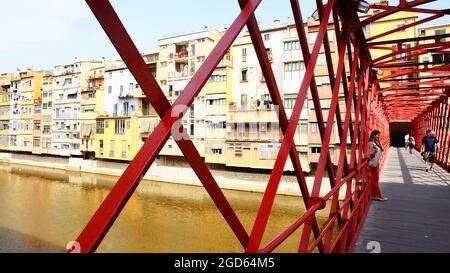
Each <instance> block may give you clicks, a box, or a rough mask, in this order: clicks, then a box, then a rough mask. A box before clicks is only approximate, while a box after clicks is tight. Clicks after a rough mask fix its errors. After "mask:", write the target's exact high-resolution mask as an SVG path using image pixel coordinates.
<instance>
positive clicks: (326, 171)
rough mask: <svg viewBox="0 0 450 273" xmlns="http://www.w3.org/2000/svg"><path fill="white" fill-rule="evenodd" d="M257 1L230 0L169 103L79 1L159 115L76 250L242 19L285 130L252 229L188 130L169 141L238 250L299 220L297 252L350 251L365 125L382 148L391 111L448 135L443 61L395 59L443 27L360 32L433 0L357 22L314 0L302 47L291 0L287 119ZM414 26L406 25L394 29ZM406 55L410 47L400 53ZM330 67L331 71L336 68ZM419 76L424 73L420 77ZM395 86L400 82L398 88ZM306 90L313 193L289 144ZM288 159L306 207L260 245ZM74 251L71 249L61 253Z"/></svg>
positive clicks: (128, 184) (343, 8)
mask: <svg viewBox="0 0 450 273" xmlns="http://www.w3.org/2000/svg"><path fill="white" fill-rule="evenodd" d="M261 1H262V0H238V2H239V5H240V7H241V12H240V13H239V14H238V15H237V17H236V19H235V20H234V22H233V23H232V24H231V26H230V27H229V28H228V29H227V31H226V32H225V34H224V36H223V37H222V39H221V40H220V41H219V43H218V44H217V46H216V47H215V48H214V49H213V51H212V52H211V53H210V55H209V56H208V57H207V58H206V60H205V62H204V63H203V65H202V66H201V67H200V68H199V70H198V71H197V72H196V73H195V75H194V76H193V78H192V80H191V81H190V82H189V83H188V85H187V86H186V88H185V89H184V90H183V91H182V92H181V95H180V96H179V97H178V99H177V100H176V101H175V102H174V103H173V104H172V105H171V104H170V103H169V102H168V100H167V99H166V97H165V96H164V94H163V92H162V90H161V88H160V87H159V85H158V83H157V81H156V80H155V78H154V77H153V75H152V74H151V72H150V70H149V69H148V68H147V66H146V64H145V62H144V60H143V58H142V56H141V54H140V53H139V51H138V50H137V48H136V46H135V45H134V43H133V41H132V39H131V37H130V36H129V35H128V33H127V31H126V29H125V28H124V26H123V24H122V23H121V21H120V19H119V17H118V16H117V14H116V12H115V11H114V9H113V7H112V6H111V4H110V3H109V1H108V0H86V2H87V4H88V5H89V7H90V8H91V10H92V12H93V13H94V15H95V16H96V18H97V19H98V21H99V23H100V25H101V26H102V27H103V29H104V31H105V32H106V34H107V35H108V37H109V39H110V40H111V42H112V44H113V45H114V46H115V48H116V50H117V51H118V52H119V54H120V56H121V57H122V59H123V61H124V62H125V63H126V65H127V67H128V68H129V70H130V71H131V73H132V74H133V76H134V78H135V79H136V81H137V83H138V84H139V85H140V86H141V88H142V90H143V91H144V93H145V95H146V96H147V98H148V99H149V101H150V102H151V104H152V106H153V107H154V108H155V110H156V112H157V113H158V115H159V116H160V118H161V121H160V123H159V124H158V126H156V127H155V129H154V131H153V132H152V133H151V134H150V135H149V139H148V140H147V141H146V142H145V144H144V145H143V146H142V148H141V150H140V151H139V152H138V153H137V155H136V156H135V158H134V159H133V161H132V162H131V163H130V164H129V166H128V167H127V168H126V170H125V171H124V173H123V175H122V176H121V177H120V179H119V180H118V181H117V183H116V185H115V186H114V187H113V189H112V190H111V192H110V193H109V194H108V196H107V197H106V198H105V200H104V201H103V202H102V204H101V205H100V207H99V208H98V210H97V211H96V212H95V214H94V215H93V217H92V218H91V220H90V221H89V222H88V223H87V225H86V227H85V228H84V229H83V231H82V232H81V234H80V235H79V237H78V238H77V240H76V242H77V243H78V244H79V249H78V250H79V251H80V252H94V251H95V250H96V249H97V247H98V246H99V244H100V243H101V241H102V240H103V238H104V237H105V235H106V234H107V232H108V231H109V229H110V228H111V226H112V225H113V223H114V221H115V220H116V218H117V217H118V215H119V214H120V213H121V211H122V209H123V208H124V206H125V205H126V203H127V201H128V200H129V198H130V197H131V195H132V194H133V192H134V191H135V189H136V188H137V186H138V185H139V183H140V181H141V180H142V178H143V176H144V174H145V173H146V172H147V170H148V169H149V168H150V166H151V164H152V163H153V161H154V160H155V158H156V156H157V155H158V153H159V152H160V151H161V149H162V147H163V146H164V144H165V142H166V141H167V140H168V138H169V137H170V135H171V129H172V127H173V126H177V125H179V124H180V123H179V121H180V118H181V117H182V116H183V114H184V112H185V109H187V108H188V107H189V106H190V105H191V104H192V102H193V101H194V99H195V97H196V96H197V95H198V94H199V92H200V90H201V89H202V87H203V86H204V85H205V83H206V81H207V80H208V79H209V77H210V76H211V74H212V72H213V71H214V69H215V68H216V66H217V64H218V63H219V62H220V61H221V59H222V58H223V56H224V55H225V54H226V52H227V50H228V49H229V48H230V46H231V45H232V43H233V41H234V40H235V39H236V37H237V36H238V35H239V33H240V32H241V30H242V29H243V28H244V26H247V28H248V31H249V33H250V36H251V39H252V42H253V46H254V49H255V51H256V55H257V57H258V61H259V63H260V65H261V68H262V72H263V75H264V78H265V80H266V83H267V87H268V90H269V93H270V95H271V98H272V101H273V103H274V104H275V105H276V106H278V107H279V113H278V118H279V123H280V128H281V130H282V132H283V135H284V137H283V140H282V143H281V148H280V150H279V153H278V155H277V159H276V161H275V165H274V166H273V170H272V173H271V175H270V178H269V181H268V183H267V188H266V190H265V193H264V196H263V199H262V201H261V204H260V208H259V211H258V214H257V216H256V219H255V221H254V224H253V228H252V230H251V231H250V232H248V231H247V230H245V228H244V226H243V224H242V222H241V221H240V220H239V218H238V216H237V214H236V213H235V211H234V210H233V208H232V207H231V205H230V203H229V202H228V200H227V198H226V197H225V195H224V194H223V192H222V190H221V189H220V188H219V186H218V184H217V182H216V180H215V179H214V177H213V175H212V174H211V172H210V170H209V169H208V167H207V166H206V164H205V162H204V160H203V159H202V157H201V156H200V154H199V152H198V151H197V150H196V148H195V146H194V144H193V143H192V141H191V140H190V139H189V136H188V134H187V133H186V132H184V131H183V136H184V137H183V138H182V139H181V140H177V141H176V143H177V145H178V146H179V148H180V150H181V151H182V152H183V155H184V157H185V158H186V160H187V162H188V163H189V164H190V166H191V167H192V169H193V170H194V172H195V173H196V175H197V176H198V178H199V179H200V181H201V183H202V184H203V186H204V188H205V189H206V191H207V192H208V193H209V195H210V197H211V199H212V200H213V202H214V203H215V205H216V206H217V208H218V210H219V211H220V213H221V214H222V216H223V218H224V220H225V222H226V223H227V224H228V225H229V227H230V228H231V230H232V231H233V233H234V234H235V236H236V238H237V240H238V241H239V242H240V243H241V245H242V247H243V250H244V251H245V252H248V253H254V252H271V251H273V250H275V249H276V248H277V247H278V246H279V245H280V244H281V243H282V242H283V241H285V240H286V238H288V237H289V236H290V235H291V234H292V233H293V232H294V231H296V230H297V229H299V228H302V232H301V237H300V238H299V244H298V251H299V252H313V251H319V252H351V251H352V250H353V247H354V245H355V243H356V240H357V238H358V234H359V231H360V229H361V227H362V224H363V223H364V219H365V217H366V214H367V211H368V208H369V206H370V200H371V193H370V190H369V189H370V187H369V186H368V185H369V178H370V177H369V173H368V170H367V168H368V167H367V162H368V159H367V141H368V137H369V134H370V132H371V131H372V130H373V129H379V130H380V131H381V132H382V141H383V142H384V144H385V145H384V146H385V147H388V143H389V122H390V121H395V120H397V119H406V118H408V119H410V118H411V117H412V116H414V117H415V120H414V124H415V129H416V131H415V133H416V134H419V131H420V130H422V129H423V128H424V126H430V125H431V123H433V124H434V126H435V127H434V128H436V129H437V130H440V136H443V134H445V133H446V134H447V138H448V135H449V134H448V122H449V120H448V116H449V111H450V109H449V107H448V100H447V99H448V82H447V81H446V80H443V77H445V78H446V79H447V78H448V75H449V74H448V66H447V65H446V63H445V62H444V65H442V66H439V67H436V66H435V65H436V64H433V66H430V65H424V67H423V68H419V67H418V64H417V62H415V63H411V64H409V63H408V64H409V65H408V66H405V63H400V62H398V61H399V60H401V59H404V58H412V57H413V56H414V57H416V56H418V55H420V54H425V52H429V51H430V50H432V49H433V50H445V49H448V48H449V43H448V42H441V40H440V39H441V38H443V37H447V36H449V35H440V36H436V37H420V38H414V37H412V38H411V39H408V40H404V41H402V40H399V41H395V42H394V41H389V42H381V43H380V42H376V41H375V42H370V43H367V41H366V39H365V36H364V34H363V32H362V30H361V28H362V27H363V26H364V25H365V24H368V23H371V22H374V21H376V20H379V19H381V18H384V17H386V16H388V15H390V14H393V13H396V12H400V11H415V12H423V13H431V14H433V15H432V16H433V18H431V19H428V20H424V21H429V20H432V19H434V17H436V18H437V17H441V16H443V15H445V14H447V13H446V11H436V10H429V9H420V8H418V6H419V5H421V4H424V3H428V2H431V1H429V0H417V1H409V2H407V1H402V0H401V1H400V3H399V5H398V6H396V7H387V6H382V7H378V8H383V9H385V11H383V12H381V13H379V14H376V15H373V16H371V17H369V18H368V19H365V20H364V21H360V19H359V17H358V15H357V7H356V4H357V3H356V2H357V1H353V0H340V1H337V0H329V1H328V2H327V3H326V4H325V5H324V4H323V3H322V0H317V1H316V4H317V10H318V11H319V12H318V13H319V17H320V19H319V23H320V26H319V31H318V35H317V39H316V41H315V43H314V47H313V48H312V50H311V51H310V48H309V45H308V41H307V38H306V33H305V29H304V24H303V19H302V14H301V9H300V5H299V3H298V0H290V4H291V7H292V12H293V15H294V19H295V24H296V29H297V33H298V38H299V41H300V45H301V52H302V54H303V58H304V61H305V65H306V73H305V75H304V78H303V79H302V82H301V86H300V89H299V90H298V96H297V99H296V101H295V105H294V108H293V112H292V114H291V116H290V118H289V119H288V117H287V115H286V112H285V109H284V107H283V101H282V98H281V95H280V91H279V88H278V85H277V82H276V79H275V76H274V73H273V71H272V67H271V63H270V60H269V57H268V54H267V52H266V49H265V46H264V42H263V40H262V37H261V31H260V29H259V27H258V24H257V20H256V18H255V15H254V12H255V10H256V9H257V7H258V5H259V4H260V3H261ZM329 21H333V22H334V31H335V34H336V37H337V39H336V40H337V46H338V53H339V59H338V61H337V64H333V59H332V56H331V50H330V45H329V40H328V33H327V26H328V22H329ZM419 23H422V22H419ZM416 25H417V24H413V25H408V26H404V27H402V28H407V27H414V26H416ZM390 31H394V30H390ZM387 33H389V31H388V32H387ZM426 38H429V39H434V41H435V43H432V44H426V45H419V46H417V47H414V48H408V49H403V47H402V45H403V44H404V43H405V42H409V41H421V40H426ZM393 43H394V44H396V45H397V47H396V48H395V52H394V53H395V54H394V53H388V54H386V56H384V57H382V58H378V59H376V60H372V59H371V55H370V49H371V48H377V47H378V48H384V49H387V50H392V48H391V45H392V44H393ZM321 48H323V49H322V51H324V52H325V56H326V60H327V68H328V73H329V77H330V83H331V92H332V99H331V104H330V108H329V110H328V111H327V116H326V117H324V116H323V112H322V108H321V105H320V96H319V92H318V89H317V85H316V82H315V77H314V69H315V67H316V63H317V59H318V55H319V53H320V52H321ZM400 53H405V55H402V56H401V57H399V58H394V59H392V57H393V56H395V55H398V54H400ZM406 53H408V54H410V55H406ZM377 67H378V68H383V69H385V68H389V69H390V70H397V71H398V73H397V74H396V75H397V76H398V75H414V77H415V79H414V82H408V81H404V80H403V79H398V78H397V77H391V76H386V77H383V78H377V73H376V71H375V70H374V68H377ZM335 68H336V71H334V69H335ZM421 69H422V70H421ZM346 70H348V71H346ZM419 70H421V71H419ZM422 71H423V72H427V73H431V74H432V75H439V77H428V78H421V77H420V75H421V72H422ZM443 75H444V76H443ZM425 79H428V80H427V81H425ZM389 81H393V82H392V84H391V87H388V88H380V84H381V83H382V82H389ZM395 86H398V88H396V87H395ZM308 89H309V90H310V92H311V96H312V98H313V103H314V109H315V113H316V116H317V122H318V125H319V131H320V136H321V139H322V143H323V145H322V150H321V153H320V158H319V163H318V166H317V171H316V176H315V179H314V184H313V187H312V190H311V191H309V190H308V187H307V185H306V181H305V176H304V173H303V171H302V166H301V163H300V160H299V154H298V151H297V149H296V145H295V143H294V134H295V130H296V127H297V124H298V121H299V118H300V113H301V110H302V107H303V104H304V101H305V99H306V97H307V92H308ZM342 92H343V93H344V96H345V105H346V107H345V109H346V111H345V112H343V111H341V109H340V107H339V101H338V98H339V94H340V93H342ZM444 100H445V103H444ZM444 104H445V105H444ZM398 107H404V110H402V111H401V112H398ZM179 109H183V110H179ZM174 113H175V114H174ZM325 118H326V119H325ZM437 120H439V121H437ZM444 121H445V122H446V124H447V125H445V124H444V123H445V122H444ZM334 122H336V124H337V127H338V133H339V138H340V139H341V140H344V141H340V145H341V147H340V151H341V152H340V154H339V160H338V163H337V165H336V166H333V163H332V160H331V156H330V150H329V143H330V139H331V134H332V128H333V123H334ZM179 128H180V130H183V127H182V126H179ZM347 139H349V140H350V141H351V150H350V151H347ZM359 144H361V145H359ZM447 146H448V143H447ZM348 153H349V155H348ZM384 154H387V153H384ZM444 154H445V152H442V153H441V154H440V158H442V160H443V161H444V160H445V159H444V158H445V155H444ZM288 157H289V158H290V160H291V162H292V164H293V166H294V170H295V176H296V178H297V182H298V186H299V188H300V191H301V195H302V199H303V201H304V203H305V207H306V209H307V210H306V212H304V213H303V214H302V215H299V217H298V218H297V219H296V220H295V221H293V222H292V223H291V225H289V226H287V227H286V229H285V230H284V231H283V232H282V233H280V234H279V235H278V236H276V237H275V238H272V239H271V241H270V242H269V243H268V244H266V245H261V241H262V238H263V236H264V233H265V230H266V227H267V223H268V219H269V216H270V214H271V209H272V206H273V203H274V199H275V196H276V193H277V189H278V186H279V183H280V180H281V176H282V174H283V169H284V166H285V164H286V161H287V158H288ZM447 161H448V148H447ZM447 161H446V162H447ZM383 162H384V157H383V158H382V164H383ZM324 179H325V180H328V183H329V184H330V186H331V190H330V191H329V192H328V193H327V194H326V195H325V196H320V195H319V193H320V190H321V187H322V184H323V183H324V181H323V180H324ZM344 186H345V187H344ZM341 191H345V199H344V200H343V201H342V202H340V200H339V199H338V197H339V193H340V192H341ZM324 209H327V212H328V215H329V217H328V219H327V221H326V223H325V226H324V227H322V228H320V227H319V225H318V222H317V219H316V213H317V212H318V211H320V210H324ZM336 230H337V233H336ZM74 250H75V247H73V248H72V249H71V250H69V252H71V251H74Z"/></svg>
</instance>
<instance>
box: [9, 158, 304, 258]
mask: <svg viewBox="0 0 450 273" xmlns="http://www.w3.org/2000/svg"><path fill="white" fill-rule="evenodd" d="M117 179H118V178H117V177H112V176H111V177H110V176H103V175H93V174H86V173H78V172H67V171H62V170H53V169H45V168H38V167H29V166H18V165H14V166H13V165H8V164H2V165H0V252H64V251H65V248H66V245H67V243H68V242H69V241H73V240H75V239H76V238H77V236H78V234H79V233H80V232H81V230H82V229H83V228H84V226H85V225H86V224H87V222H88V221H89V219H90V217H91V216H92V215H93V214H94V212H95V211H96V209H97V208H98V207H99V205H100V204H101V202H102V200H103V199H104V198H105V197H106V195H107V194H108V192H109V191H110V189H111V188H112V186H113V185H114V183H115V182H116V181H117ZM224 194H225V196H226V197H227V199H228V200H229V202H230V204H231V206H232V207H233V208H234V210H235V211H236V214H237V216H238V218H239V219H240V220H241V222H242V223H243V225H244V227H245V229H246V230H247V233H248V234H250V232H251V229H252V226H253V222H254V220H255V217H256V214H257V211H258V209H259V204H260V202H261V199H262V194H260V193H251V192H244V191H232V190H224ZM303 212H304V205H303V202H302V199H301V197H293V196H281V195H279V196H277V197H276V199H275V204H274V207H273V210H272V214H271V217H270V218H269V223H268V226H267V229H266V234H265V236H264V238H263V245H264V244H265V243H267V242H269V241H270V240H271V239H272V238H273V237H274V236H276V235H277V234H279V233H280V232H281V231H282V230H283V229H285V228H286V227H288V226H289V224H290V223H292V222H293V221H294V219H295V218H297V217H298V216H300V215H301V214H302V213H303ZM299 239H300V230H298V231H296V232H295V233H294V234H293V235H291V236H290V238H288V240H286V241H285V242H284V243H283V244H282V245H281V246H280V247H279V248H278V249H277V250H276V252H296V250H297V247H298V242H299ZM97 252H146V253H173V252H175V253H179V252H195V253H199V252H201V253H204V252H243V248H242V246H241V245H240V243H239V241H238V240H237V239H236V237H235V235H234V234H233V232H232V231H231V228H230V227H229V226H228V224H227V223H226V222H225V220H224V219H223V217H222V216H221V214H220V212H219V211H218V209H217V208H216V207H215V205H214V204H213V202H212V201H211V198H210V197H209V195H208V194H207V192H206V191H205V189H204V188H203V187H196V186H188V185H180V184H171V183H162V182H156V181H143V182H141V184H140V185H139V187H138V189H137V191H136V192H135V193H134V194H133V196H132V197H131V198H130V200H129V202H128V203H127V205H126V206H125V208H124V210H123V211H122V213H121V215H120V216H119V217H118V219H117V220H116V222H115V223H114V225H113V226H112V228H111V229H110V231H109V233H108V234H107V235H106V237H105V239H104V240H103V242H102V243H101V245H100V247H99V248H98V250H97Z"/></svg>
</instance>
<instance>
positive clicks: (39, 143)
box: [33, 137, 41, 147]
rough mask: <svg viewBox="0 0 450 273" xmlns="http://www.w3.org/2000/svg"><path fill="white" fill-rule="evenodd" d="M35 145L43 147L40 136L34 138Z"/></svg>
mask: <svg viewBox="0 0 450 273" xmlns="http://www.w3.org/2000/svg"><path fill="white" fill-rule="evenodd" d="M33 147H41V139H40V138H38V137H34V138H33Z"/></svg>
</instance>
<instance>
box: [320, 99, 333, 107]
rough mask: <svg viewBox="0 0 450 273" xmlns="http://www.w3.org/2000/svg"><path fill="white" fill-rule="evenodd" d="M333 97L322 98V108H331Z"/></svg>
mask: <svg viewBox="0 0 450 273" xmlns="http://www.w3.org/2000/svg"><path fill="white" fill-rule="evenodd" d="M330 105H331V99H322V100H320V107H322V109H330Z"/></svg>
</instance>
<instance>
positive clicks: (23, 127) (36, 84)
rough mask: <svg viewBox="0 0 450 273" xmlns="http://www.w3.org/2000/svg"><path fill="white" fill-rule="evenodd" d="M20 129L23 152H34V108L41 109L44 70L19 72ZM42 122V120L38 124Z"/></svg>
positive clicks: (20, 147)
mask: <svg viewBox="0 0 450 273" xmlns="http://www.w3.org/2000/svg"><path fill="white" fill-rule="evenodd" d="M19 77H20V87H19V91H18V93H19V94H20V99H19V109H20V114H19V123H18V124H19V131H18V137H17V139H18V144H19V145H18V146H19V150H20V151H22V152H32V149H33V144H34V142H33V131H34V120H35V119H34V110H35V108H36V109H38V110H37V111H40V106H39V105H40V102H41V99H42V89H41V88H42V78H43V72H42V71H32V70H27V71H25V72H20V73H19ZM39 123H40V120H39V122H38V124H39Z"/></svg>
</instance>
